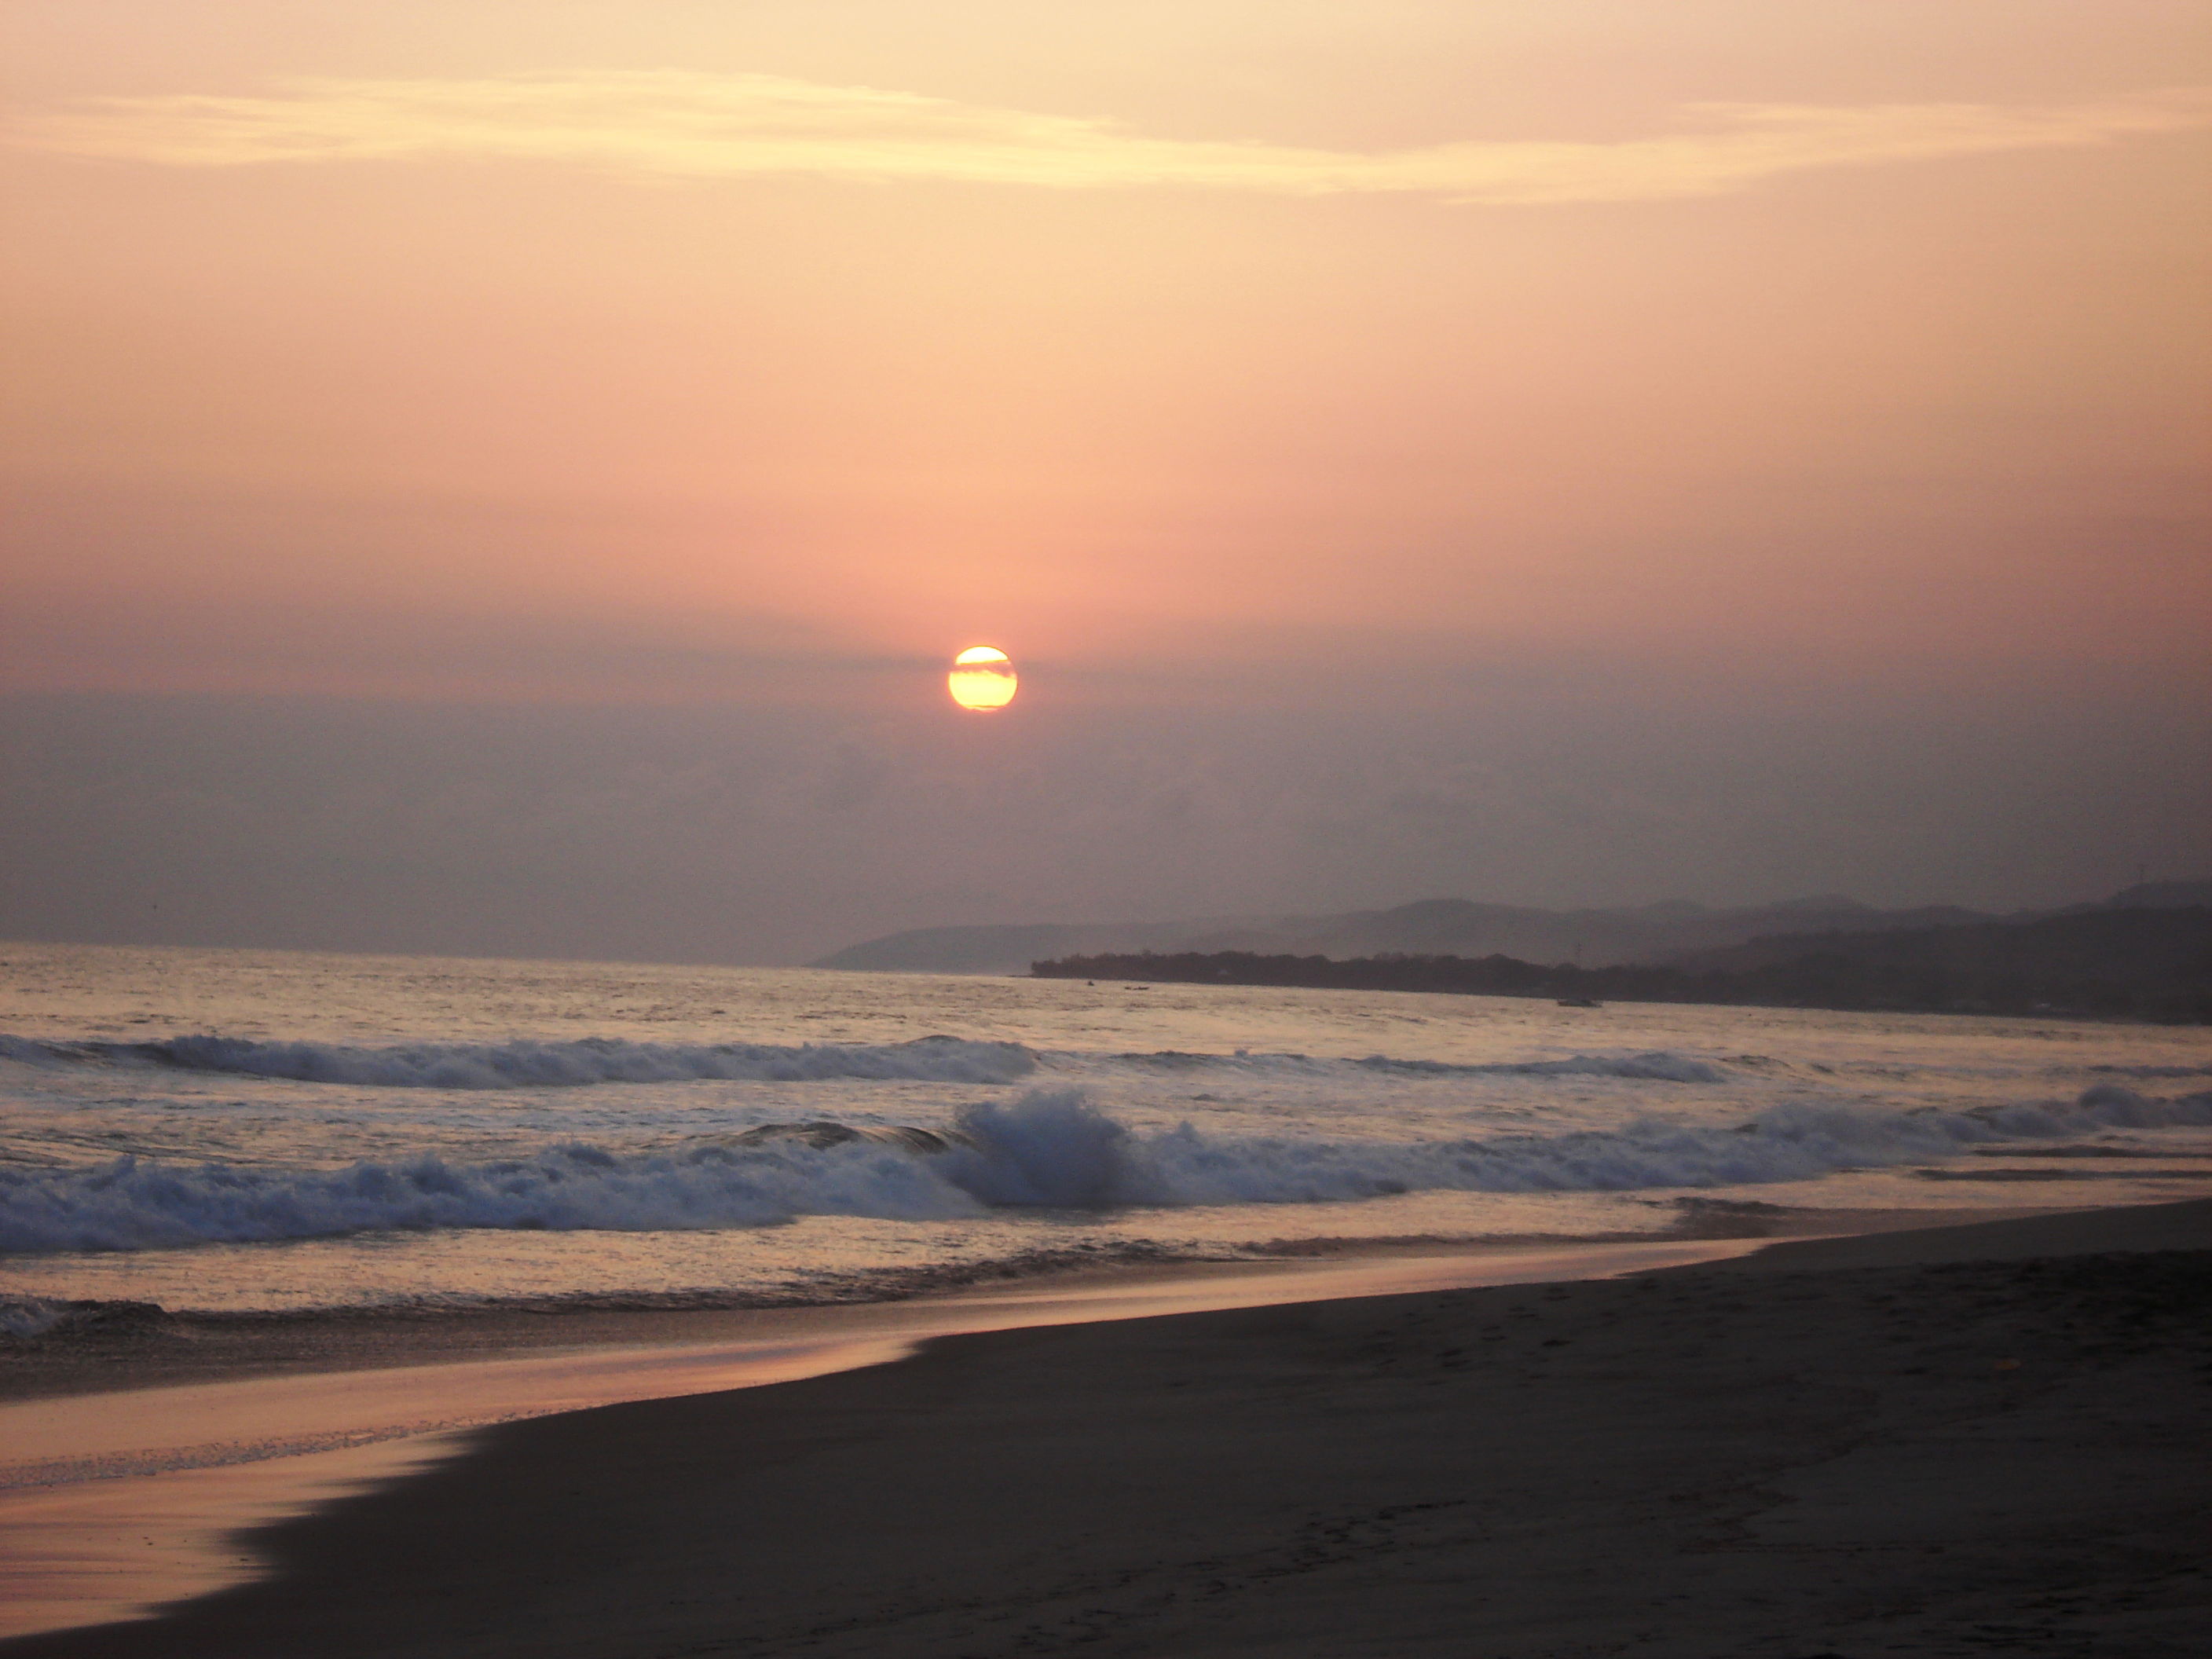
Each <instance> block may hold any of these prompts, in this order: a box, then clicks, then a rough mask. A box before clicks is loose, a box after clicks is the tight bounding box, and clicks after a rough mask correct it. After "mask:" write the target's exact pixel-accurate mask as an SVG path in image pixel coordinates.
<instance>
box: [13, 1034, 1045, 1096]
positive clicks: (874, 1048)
mask: <svg viewBox="0 0 2212 1659" xmlns="http://www.w3.org/2000/svg"><path fill="white" fill-rule="evenodd" d="M0 1059H7V1060H26V1061H29V1062H32V1063H33V1064H44V1065H66V1064H69V1063H71V1062H75V1063H79V1064H96V1065H97V1064H106V1065H126V1066H127V1065H139V1066H165V1067H167V1068H170V1069H172V1070H177V1071H188V1072H222V1073H230V1074H232V1075H234V1076H242V1077H266V1078H283V1079H289V1080H291V1081H294V1082H300V1083H346V1084H354V1085H367V1086H369V1087H374V1088H389V1089H544V1088H574V1087H580V1086H582V1085H587V1084H593V1083H682V1082H691V1081H696V1080H700V1079H727V1080H731V1081H737V1082H747V1083H811V1082H818V1081H820V1080H822V1079H829V1078H857V1079H868V1080H877V1081H880V1080H900V1081H916V1082H926V1083H1012V1082H1013V1081H1015V1080H1016V1079H1018V1078H1023V1077H1026V1076H1028V1075H1029V1074H1030V1073H1031V1072H1033V1071H1035V1070H1036V1055H1034V1054H1031V1053H1030V1051H1029V1050H1028V1049H1027V1048H1024V1047H1023V1046H1022V1045H1021V1044H1020V1043H1018V1042H971V1041H969V1040H968V1039H965V1038H962V1037H947V1036H928V1037H920V1038H917V1039H915V1041H913V1042H884V1043H821V1044H816V1043H797V1044H776V1043H762V1042H713V1043H663V1042H628V1041H625V1040H623V1039H622V1038H618V1037H585V1038H581V1039H579V1040H578V1041H575V1042H523V1041H517V1042H498V1043H406V1044H400V1045H397V1046H394V1047H392V1048H349V1047H347V1046H345V1045H344V1044H341V1043H328V1042H257V1041H255V1040H254V1039H252V1038H250V1037H234V1036H179V1037H168V1038H165V1039H163V1040H161V1041H160V1042H31V1041H29V1040H27V1039H26V1038H23V1037H13V1036H0Z"/></svg>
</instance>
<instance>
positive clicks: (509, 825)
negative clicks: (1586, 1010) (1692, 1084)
mask: <svg viewBox="0 0 2212 1659" xmlns="http://www.w3.org/2000/svg"><path fill="white" fill-rule="evenodd" d="M0 30H3V31H4V39H0V48H4V49H0V65H4V67H0V76H4V78H5V95H6V99H7V103H8V106H9V124H8V126H7V128H6V131H5V135H4V138H0V169H4V172H5V174H6V177H5V179H4V188H5V191H6V200H7V203H8V207H7V213H8V216H9V224H8V234H7V235H6V236H5V238H4V239H0V240H4V251H0V289H3V291H0V299H4V313H5V326H6V328H7V330H8V335H9V337H8V342H7V351H8V363H9V373H8V374H7V376H6V385H7V390H6V392H5V394H4V409H3V410H0V419H4V422H5V425H6V433H5V439H6V441H5V459H4V462H0V468H4V471H3V472H0V485H4V487H5V489H6V493H7V496H8V500H9V513H8V522H7V526H6V533H7V538H8V547H7V556H6V558H5V561H4V562H0V630H4V631H0V700H5V701H6V703H7V708H5V709H0V770H4V771H6V772H7V773H8V781H9V787H8V789H7V790H6V791H0V837H6V838H8V840H9V843H10V849H11V850H10V855H9V859H8V860H0V935H4V934H6V933H11V932H12V933H16V934H19V935H22V936H33V935H36V936H43V937H64V938H80V937H81V938H94V937H97V938H148V939H151V938H165V939H179V940H185V941H197V942H217V941H228V942H254V941H257V940H258V941H264V942H276V943H297V944H329V945H339V946H348V945H353V946H359V945H376V946H378V947H379V948H394V949H407V948H438V949H447V950H486V951H528V952H540V953H544V952H551V953H556V954H557V953H564V952H565V953H569V954H601V955H604V954H610V953H614V954H624V953H626V954H633V955H656V956H670V955H677V956H685V957H712V958H716V959H724V958H727V957H730V956H731V955H732V953H734V954H735V956H736V957H737V958H738V959H754V960H761V959H767V960H789V959H793V958H794V957H805V956H806V955H808V954H812V953H818V952H820V951H827V950H829V949H831V948H834V947H835V946H836V945H840V944H843V943H848V942H850V940H851V939H854V938H855V937H859V936H860V935H862V934H865V933H869V932H873V931H883V930H884V929H886V928H888V927H892V926H904V925H921V924H926V923H937V922H959V921H1019V920H1038V919H1045V918H1051V917H1059V918H1061V919H1077V920H1079V919H1085V918H1098V917H1112V916H1138V915H1166V914H1174V913H1177V912H1181V911H1188V910H1190V909H1192V908H1201V909H1213V910H1240V911H1247V912H1258V911H1275V910H1296V909H1306V910H1313V909H1322V908H1331V907H1335V906H1346V905H1352V904H1359V903H1370V904H1382V903H1391V902H1402V901H1404V900H1406V899H1409V898H1415V897H1420V896H1427V895H1431V894H1437V893H1452V892H1456V893H1464V894H1468V895H1471V896H1480V897H1489V898H1497V899H1504V900H1512V901H1521V902H1547V903H1575V902H1624V901H1637V900H1644V899H1651V898H1674V897H1689V898H1699V899H1705V900H1708V901H1712V902H1733V901H1750V900H1763V899H1768V898H1773V897H1779V896H1789V895H1790V894H1792V893H1797V892H1804V891H1809V890H1820V889H1830V890H1837V889H1841V890H1849V891H1851V892H1855V893H1857V894H1859V895H1860V896H1863V897H1867V898H1869V899H1874V900H1877V901H1881V902H1923V901H1929V900H1939V899H1940V900H1950V899H1956V900H1960V901H1963V902H1977V903H1985V904H1996V905H2002V904H2008V903H2030V902H2063V901H2066V900H2069V899H2074V898H2081V897H2088V896H2095V895H2096V894H2098V893H2100V892H2103V891H2109V890H2112V889H2113V888H2115V887H2117V886H2118V885H2121V884H2124V882H2125V881H2126V880H2128V879H2131V878H2132V877H2133V875H2134V874H2135V872H2136V866H2138V865H2142V866H2148V867H2149V869H2150V872H2151V873H2154V874H2157V873H2161V872H2163V873H2166V874H2170V875H2189V874H2192V873H2203V871H2202V870H2200V869H2199V868H2198V866H2201V865H2202V864H2203V862H2204V860H2206V859H2208V858H2212V842H2208V839H2207V837H2208V829H2207V825H2208V824H2212V795H2208V794H2207V790H2208V788H2212V733H2208V730H2207V725H2208V721H2207V714H2206V711H2207V710H2212V653H2208V652H2207V651H2206V650H2205V648H2204V641H2205V639H2206V638H2207V636H2208V627H2209V626H2212V537H2208V534H2207V526H2208V520H2212V507H2208V502H2212V491H2208V489H2207V482H2208V481H2207V478H2206V471H2207V459H2208V457H2212V397H2208V395H2207V394H2208V388H2212V362H2208V358H2212V307H2207V306H2206V304H2205V302H2204V301H2205V296H2206V295H2207V294H2212V270H2208V265H2212V258H2208V249H2209V248H2212V236H2208V220H2207V216H2206V214H2205V211H2204V209H2205V205H2206V190H2205V185H2206V180H2207V179H2208V178H2212V168H2208V161H2209V160H2212V157H2208V153H2207V152H2208V149H2212V90H2208V88H2212V24H2208V23H2207V21H2206V18H2205V15H2204V13H2203V8H2202V6H2201V4H2199V3H2196V0H2174V3H2165V0H2103V3H2099V4H2095V5H2090V4H2085V3H2081V0H1942V3H1940V4H1930V3H1928V0H1789V3H1786V4H1781V3H1773V0H1663V3H1662V0H1510V3H1509V0H1435V3H1389V0H1368V3H1360V4H1356V5H1355V4H1352V3H1326V4H1324V3H1313V0H1176V3H1172V4H1170V3H1165V0H1160V3H1150V0H1137V3H1118V4H1115V5H1111V6H1108V5H1103V4H1099V5H1087V4H1086V5H1075V4H1052V5H1042V4H1038V3H1036V0H997V3H970V0H937V3H933V4H930V5H927V6H925V5H921V4H917V3H913V0H898V3H890V0H746V3H742V4H740V3H735V0H727V3H699V0H622V3H615V0H590V3H582V0H462V3H458V4H456V3H453V0H440V3H437V4H428V3H416V0H376V3H369V0H230V3H227V4H225V5H222V6H220V7H209V6H179V5H176V4H174V3H171V0H70V3H68V4H66V5H63V4H54V3H43V0H39V3H33V0H0ZM979 642H989V643H993V644H995V645H999V646H1001V647H1005V648H1006V650H1007V651H1009V652H1010V653H1012V656H1013V658H1014V659H1015V662H1016V664H1017V665H1018V668H1019V670H1020V674H1021V685H1022V691H1021V696H1020V698H1019V700H1018V702H1017V703H1016V704H1015V706H1014V708H1012V710H1010V711H1009V712H1008V714H1006V715H1005V716H1003V717H994V718H993V719H992V720H989V721H987V722H977V723H975V727H974V728H963V727H960V726H957V722H958V721H959V720H961V719H963V717H962V716H959V715H958V714H957V711H953V710H952V709H951V708H950V707H949V705H948V703H947V702H946V700H945V678H944V670H945V664H946V661H947V660H948V659H949V658H950V656H951V653H953V652H954V651H955V650H957V649H958V648H960V647H965V646H969V645H973V644H976V643H979ZM625 722H628V723H627V724H626V723H625ZM983 726H987V728H988V729H987V730H983V729H981V727H983ZM617 732H618V733H619V734H620V735H619V736H617V735H613V734H616V733H617ZM461 733H468V734H473V735H471V736H469V737H467V738H465V739H464V738H463V737H461V736H459V735H454V734H461ZM979 804H985V805H979ZM533 871H534V872H537V873H536V876H535V877H534V878H527V872H533ZM533 879H534V880H536V881H537V882H538V884H539V886H538V887H533V886H532V884H531V883H532V880H533ZM545 884H551V885H553V886H556V887H557V888H558V890H560V891H561V892H562V894H563V895H564V899H563V902H562V904H561V905H559V906H552V907H549V906H547V905H546V904H545V903H544V902H543V900H542V896H541V889H542V888H543V887H544V885H545ZM194 906H197V908H196V909H195V908H193V907H194ZM157 916H158V918H159V921H158V922H157V921H156V920H155V918H156V917H157ZM180 916H181V917H184V918H185V920H177V918H179V917H180ZM193 917H197V920H192V919H191V918H193ZM346 918H351V919H352V921H346V920H345V919H346ZM592 918H597V919H598V920H596V921H595V920H592ZM356 924H357V925H356ZM349 927H350V928H351V931H348V929H349Z"/></svg>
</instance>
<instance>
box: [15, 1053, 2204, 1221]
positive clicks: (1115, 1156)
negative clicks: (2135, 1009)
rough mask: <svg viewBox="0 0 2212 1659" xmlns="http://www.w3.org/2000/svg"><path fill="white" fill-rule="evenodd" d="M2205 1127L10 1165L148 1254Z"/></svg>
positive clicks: (569, 1150) (1129, 1140)
mask: <svg viewBox="0 0 2212 1659" xmlns="http://www.w3.org/2000/svg"><path fill="white" fill-rule="evenodd" d="M2185 1125H2188V1126H2202V1125H2212V1092H2208V1093H2202V1094H2195V1095H2189V1096H2185V1097H2181V1098H2179V1099H2172V1100H2155V1099H2150V1098H2148V1097H2144V1096H2142V1095H2140V1094H2137V1093H2136V1092H2135V1091H2133V1090H2130V1089H2126V1088H2123V1087H2121V1086H2120V1085H2117V1084H2109V1083H2108V1084H2100V1085H2096V1086H2095V1087H2093V1088H2091V1089H2088V1090H2086V1091H2083V1092H2082V1093H2081V1096H2080V1097H2078V1098H2076V1099H2075V1100H2074V1101H2073V1102H2071V1103H2051V1104H2046V1105H2017V1106H2005V1107H1998V1108H1994V1109H1976V1110H1972V1111H1963V1112H1947V1111H1936V1110H1926V1111H1915V1112H1906V1113H1902V1114H1899V1113H1882V1112H1875V1111H1869V1110H1867V1109H1863V1108H1850V1107H1832V1106H1807V1105H1790V1106H1784V1107H1781V1108H1779V1109H1776V1110H1774V1111H1771V1112H1768V1113H1765V1114H1764V1115H1761V1116H1759V1117H1758V1118H1756V1119H1754V1120H1753V1121H1750V1122H1748V1123H1745V1124H1741V1125H1739V1126H1737V1127H1733V1128H1699V1127H1690V1126H1686V1125H1683V1124H1679V1123H1673V1122H1667V1121H1644V1122H1641V1123H1635V1124H1631V1125H1629V1126H1628V1127H1625V1128H1622V1129H1618V1130H1607V1131H1589V1132H1586V1133H1572V1134H1559V1135H1535V1134H1520V1135H1507V1136H1498V1137H1495V1138H1492V1139H1486V1140H1452V1141H1403V1142H1401V1141H1378V1140H1334V1141H1330V1140H1303V1139H1288V1138H1266V1137H1230V1136H1218V1135H1207V1134H1202V1133H1199V1132H1198V1131H1197V1130H1195V1129H1194V1128H1192V1127H1190V1126H1189V1125H1188V1124H1185V1125H1184V1126H1182V1127H1180V1128H1176V1129H1173V1130H1169V1131H1165V1132H1163V1133H1149V1134H1146V1133H1137V1132H1135V1131H1133V1130H1132V1129H1130V1128H1129V1127H1127V1125H1125V1124H1122V1123H1121V1122H1119V1121H1115V1119H1114V1118H1112V1117H1110V1116H1109V1115H1106V1114H1105V1113H1104V1112H1102V1111H1100V1110H1099V1109H1097V1107H1096V1106H1095V1105H1093V1104H1091V1102H1090V1101H1089V1100H1087V1099H1086V1098H1085V1097H1084V1096H1083V1095H1082V1094H1081V1093H1080V1092H1079V1091H1073V1090H1054V1091H1045V1090H1032V1091H1030V1092H1028V1093H1026V1094H1024V1096H1022V1097H1020V1098H1019V1099H1018V1100H1016V1101H1013V1102H1012V1103H1007V1104H1004V1105H1000V1104H997V1103H986V1104H979V1105H974V1106H969V1107H968V1108H966V1109H963V1111H962V1112H961V1113H960V1114H959V1116H958V1120H957V1130H956V1131H955V1132H954V1133H950V1134H945V1133H932V1132H928V1131H914V1132H910V1133H909V1132H900V1131H892V1130H877V1131H873V1132H871V1133H866V1134H863V1133H857V1132H856V1133H854V1135H853V1136H852V1137H851V1138H850V1139H842V1140H837V1139H833V1138H831V1137H829V1136H827V1135H822V1134H815V1135H813V1136H812V1137H811V1138H810V1137H809V1136H808V1135H807V1134H806V1133H782V1134H779V1135H776V1136H775V1137H772V1138H762V1137H754V1138H751V1139H747V1138H744V1137H738V1138H702V1139H698V1140H696V1141H693V1142H691V1143H690V1144H689V1145H687V1146H684V1147H683V1148H681V1149H678V1150H676V1151H672V1152H653V1153H621V1152H610V1151H608V1150H606V1149H605V1148H603V1147H598V1146H587V1145H580V1144H576V1145H568V1146H556V1147H554V1148H552V1149H550V1150H549V1151H547V1152H544V1153H542V1154H539V1155H538V1156H536V1157H533V1158H523V1159H513V1160H505V1161H501V1162H495V1163H486V1164H451V1163H447V1162H446V1161H444V1160H442V1159H439V1158H414V1159H410V1160H407V1161H404V1162H399V1163H390V1164H380V1163H364V1164H355V1165H353V1166H352V1167H351V1168H349V1169H344V1170H294V1169H275V1168H252V1167H238V1166H232V1165H226V1164H206V1165H196V1166H192V1165H188V1166H179V1165H171V1164H151V1163H144V1162H141V1161H138V1160H136V1159H132V1158H123V1159H119V1160H118V1161H116V1162H114V1163H112V1164H106V1165H104V1166H101V1167H100V1168H97V1169H93V1170H0V1250H4V1251H17V1252H28V1251H57V1250H133V1249H157V1248H161V1247H164V1246H174V1245H181V1244H191V1243H212V1242H217V1241H228V1242H244V1241H253V1240H267V1239H279V1238H306V1237H319V1236H323V1235H328V1234H334V1233H346V1232H359V1231H389V1230H399V1229H407V1228H431V1227H511V1228H553V1229H562V1230H570V1229H603V1230H614V1231H664V1230H674V1229H690V1228H716V1227H753V1226H763V1225H771V1224H774V1223H776V1222H781V1221H787V1220H790V1219H792V1218H794V1217H797V1216H801V1215H852V1216H873V1217H878V1218H886V1219H895V1220H954V1219H958V1218H966V1217H975V1216H979V1215H981V1214H984V1213H986V1212H987V1210H988V1209H989V1208H990V1207H992V1206H1053V1207H1061V1208H1106V1207H1109V1206H1198V1205H1206V1206H1214V1205H1239V1204H1286V1203H1322V1202H1330V1201H1340V1200H1351V1199H1366V1198H1375V1197H1379V1196H1383V1195H1387V1194H1398V1193H1407V1192H1414V1191H1424V1190H1426V1191H1435V1190H1454V1191H1462V1192H1513V1193H1528V1192H1626V1191H1633V1190H1636V1189H1638V1188H1653V1187H1721V1186H1743V1185H1755V1184H1759V1183H1761V1182H1775V1181H1796V1180H1804V1179H1808V1178H1811V1177H1813V1176H1820V1175H1825V1174H1827V1173H1829V1172H1831V1171H1833V1170H1842V1169H1849V1168H1868V1167H1879V1166H1881V1165H1886V1164H1905V1163H1914V1162H1919V1161H1922V1160H1925V1159H1930V1158H1948V1157H1954V1156H1956V1155H1958V1154H1960V1153H1961V1152H1965V1151H1966V1150H1968V1149H1969V1148H1971V1147H1972V1146H1978V1145H1986V1144H1989V1143H1991V1142H1996V1141H2002V1140H2008V1139H2052V1138H2057V1137H2064V1136H2073V1135H2079V1134H2082V1133H2090V1132H2093V1131H2095V1130H2098V1129H2104V1128H2161V1127H2179V1126H2185ZM775 1127H777V1128H778V1129H779V1130H795V1131H799V1132H805V1131H818V1130H821V1129H823V1128H824V1127H835V1126H823V1125H798V1126H775ZM820 1142H827V1143H828V1144H817V1143H820ZM933 1148H934V1149H933Z"/></svg>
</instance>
